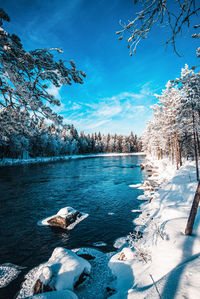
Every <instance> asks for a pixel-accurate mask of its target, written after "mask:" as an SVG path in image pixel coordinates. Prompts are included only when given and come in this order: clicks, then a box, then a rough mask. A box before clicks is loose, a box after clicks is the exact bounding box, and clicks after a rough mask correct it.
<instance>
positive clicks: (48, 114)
mask: <svg viewBox="0 0 200 299" xmlns="http://www.w3.org/2000/svg"><path fill="white" fill-rule="evenodd" d="M5 21H7V22H8V21H10V19H9V16H8V15H7V14H6V12H5V11H4V10H3V9H0V26H1V27H0V94H1V96H0V134H1V137H2V138H7V137H9V134H11V133H12V132H15V133H22V131H23V130H24V131H27V130H28V129H29V128H30V130H32V128H33V127H34V126H35V125H36V124H38V123H39V121H40V120H43V119H44V118H48V119H50V120H52V121H53V122H54V123H55V124H61V123H62V117H61V116H59V115H57V114H56V113H55V112H54V111H53V109H52V105H58V106H59V105H60V101H59V100H58V99H57V98H55V97H54V96H53V95H52V94H50V93H49V91H48V87H49V86H52V85H53V86H55V87H57V88H58V87H60V86H61V85H63V84H70V85H71V84H72V82H73V81H74V82H75V83H81V84H82V83H83V79H82V77H85V73H84V72H82V71H79V70H77V68H76V65H75V63H74V62H73V61H69V62H68V65H66V63H67V61H66V60H61V59H59V60H56V59H55V56H54V55H53V54H52V53H53V52H55V51H56V52H57V53H62V52H63V51H62V50H61V49H58V48H52V49H36V50H32V51H26V50H25V49H24V48H23V45H22V43H21V40H20V38H19V37H18V36H16V35H15V34H10V33H8V32H7V31H6V30H5V29H4V27H3V26H4V22H5ZM27 120H29V121H28V122H29V123H28V126H27ZM4 123H7V126H5V125H4Z"/></svg>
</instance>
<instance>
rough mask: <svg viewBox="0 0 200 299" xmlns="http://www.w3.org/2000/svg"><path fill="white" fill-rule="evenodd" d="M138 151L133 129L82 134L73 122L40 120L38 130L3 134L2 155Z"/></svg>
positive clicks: (35, 155) (138, 144)
mask: <svg viewBox="0 0 200 299" xmlns="http://www.w3.org/2000/svg"><path fill="white" fill-rule="evenodd" d="M29 132H30V131H29ZM137 151H141V142H140V140H138V138H137V136H136V135H134V134H133V133H132V132H131V134H130V136H123V135H117V134H115V135H111V134H107V135H103V134H101V133H100V132H99V133H98V134H97V133H94V134H88V135H85V134H84V132H81V133H80V134H78V132H77V130H76V129H75V127H74V126H73V125H65V126H63V127H60V128H58V127H55V126H54V125H53V124H52V125H51V126H47V125H45V123H40V124H39V125H38V127H37V128H36V127H35V128H34V133H28V132H27V131H24V132H21V133H19V132H18V133H16V132H11V133H10V135H9V137H8V138H6V139H5V138H0V157H1V158H4V157H7V158H27V157H28V156H29V157H39V156H40V157H41V156H43V157H50V156H59V155H73V154H89V153H112V152H116V153H130V152H137Z"/></svg>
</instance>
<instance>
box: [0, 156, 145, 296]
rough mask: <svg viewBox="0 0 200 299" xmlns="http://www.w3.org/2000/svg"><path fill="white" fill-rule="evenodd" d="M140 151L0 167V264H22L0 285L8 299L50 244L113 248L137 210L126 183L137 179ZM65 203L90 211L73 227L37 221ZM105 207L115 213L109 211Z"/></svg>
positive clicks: (0, 292)
mask: <svg viewBox="0 0 200 299" xmlns="http://www.w3.org/2000/svg"><path fill="white" fill-rule="evenodd" d="M141 162H142V156H122V157H101V158H99V157H98V158H91V159H80V160H71V161H67V162H57V163H51V164H40V165H39V164H37V165H26V166H13V167H2V168H0V203H1V208H0V223H1V224H0V246H1V249H0V264H2V263H6V262H9V263H13V264H17V265H20V266H25V267H26V269H25V270H23V271H22V273H21V275H20V276H19V278H18V279H16V280H14V281H13V282H12V283H11V284H10V285H9V286H8V287H6V288H3V289H0V297H1V298H5V299H9V298H13V297H14V295H15V294H16V293H17V291H18V290H19V288H20V283H21V282H22V281H23V277H24V274H25V273H26V272H27V271H29V270H30V269H31V268H33V267H35V266H36V265H38V264H40V263H42V262H44V261H46V260H48V259H49V257H50V255H51V253H52V251H53V249H54V248H55V247H57V246H62V247H65V248H68V249H72V248H77V247H87V246H88V247H92V246H93V245H92V244H93V243H94V242H99V241H102V242H105V243H106V244H107V245H106V246H104V247H100V248H98V249H100V250H102V251H104V252H109V251H113V250H114V248H113V242H114V240H115V239H117V238H119V237H121V236H126V235H127V234H128V233H129V232H131V231H132V230H133V229H134V227H133V224H132V221H133V219H134V218H135V217H137V216H138V214H137V213H133V212H131V210H132V209H138V207H139V204H140V203H141V202H138V200H137V196H138V195H140V194H141V193H142V192H141V191H140V190H138V189H133V188H130V187H129V185H130V184H136V183H140V182H141V180H142V172H141V170H140V167H139V165H140V163H141ZM65 206H72V207H73V208H75V209H77V210H79V211H81V212H85V213H88V214H89V217H88V218H86V219H85V220H83V221H82V222H81V223H79V224H78V225H77V226H76V227H75V228H74V229H73V230H71V231H65V230H60V229H52V228H50V227H48V226H42V227H41V226H38V225H37V221H38V220H40V219H43V218H45V217H47V216H50V215H53V214H56V213H57V212H58V210H59V209H61V208H63V207H65ZM108 213H114V214H113V215H108Z"/></svg>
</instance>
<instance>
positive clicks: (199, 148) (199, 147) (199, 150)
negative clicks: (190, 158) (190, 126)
mask: <svg viewBox="0 0 200 299" xmlns="http://www.w3.org/2000/svg"><path fill="white" fill-rule="evenodd" d="M196 136H197V147H198V154H199V155H200V144H199V134H198V132H197V131H196Z"/></svg>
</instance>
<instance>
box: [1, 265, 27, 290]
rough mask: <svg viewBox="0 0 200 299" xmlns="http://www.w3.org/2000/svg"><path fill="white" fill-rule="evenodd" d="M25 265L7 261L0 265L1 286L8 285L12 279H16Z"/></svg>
mask: <svg viewBox="0 0 200 299" xmlns="http://www.w3.org/2000/svg"><path fill="white" fill-rule="evenodd" d="M22 269H23V267H20V266H17V265H14V264H11V263H5V264H2V265H0V288H4V287H6V286H7V285H8V284H9V283H10V282H11V281H13V280H14V279H16V278H17V277H18V275H19V274H20V272H21V270H22Z"/></svg>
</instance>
